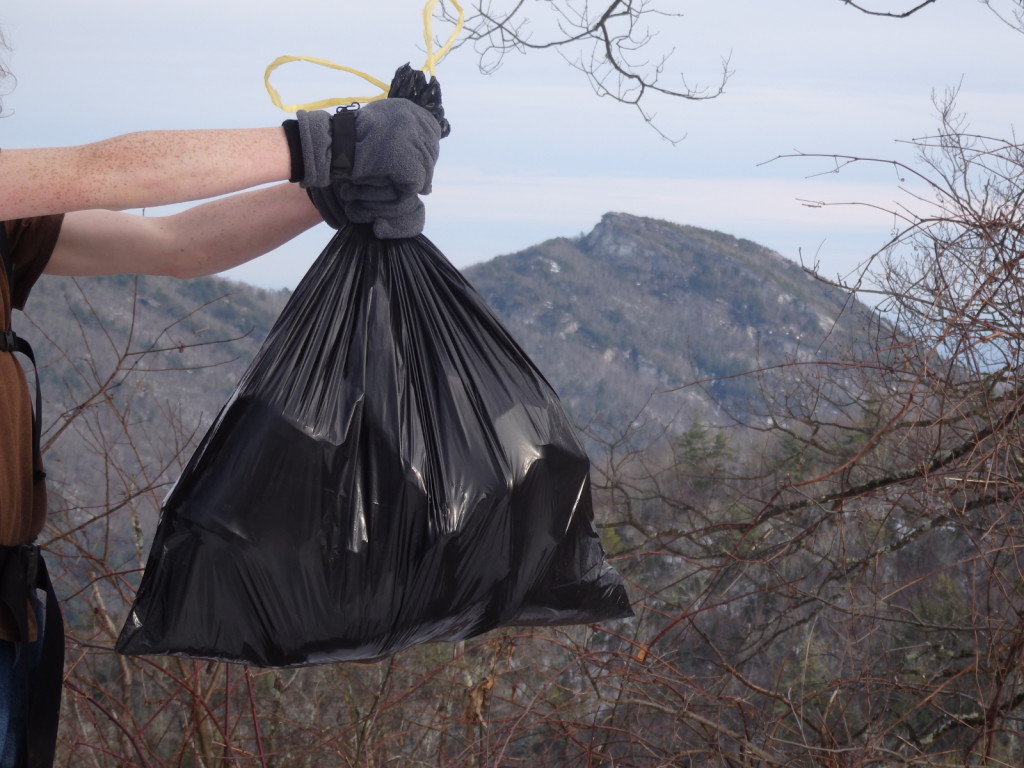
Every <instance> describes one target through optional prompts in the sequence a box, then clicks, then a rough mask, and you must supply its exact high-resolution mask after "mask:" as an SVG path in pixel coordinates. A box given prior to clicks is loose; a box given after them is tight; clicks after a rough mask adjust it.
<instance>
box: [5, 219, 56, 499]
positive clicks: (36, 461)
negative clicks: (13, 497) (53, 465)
mask: <svg viewBox="0 0 1024 768" xmlns="http://www.w3.org/2000/svg"><path fill="white" fill-rule="evenodd" d="M0 254H2V258H3V262H4V269H6V270H7V290H8V291H9V292H10V294H11V300H12V301H13V299H14V256H13V255H12V254H11V249H10V245H9V244H8V242H7V230H6V229H5V227H4V225H3V222H0ZM0 352H20V353H21V354H23V355H25V357H27V358H28V359H29V362H31V363H32V372H33V374H34V378H35V380H36V404H35V409H34V411H33V413H32V456H33V459H32V461H33V475H34V477H33V480H35V481H36V482H38V481H39V480H42V479H43V478H44V477H46V473H45V472H43V467H42V463H41V461H40V444H41V439H42V420H43V392H42V387H41V386H40V384H39V369H38V368H37V367H36V356H35V353H33V352H32V347H31V345H30V344H29V343H28V342H27V341H25V339H22V338H20V337H19V336H18V335H17V334H16V333H15V332H14V331H12V330H11V329H10V328H5V329H3V330H0Z"/></svg>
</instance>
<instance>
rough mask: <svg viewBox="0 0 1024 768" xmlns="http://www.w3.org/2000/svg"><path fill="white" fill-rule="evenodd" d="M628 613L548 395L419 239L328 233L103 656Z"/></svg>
mask: <svg viewBox="0 0 1024 768" xmlns="http://www.w3.org/2000/svg"><path fill="white" fill-rule="evenodd" d="M629 615H631V611H630V608H629V603H628V599H627V597H626V593H625V590H624V587H623V585H622V582H621V580H620V579H619V578H618V576H617V574H615V572H614V571H613V570H612V569H611V568H610V566H608V565H607V563H606V562H605V559H604V553H603V550H602V549H601V546H600V542H599V540H598V538H597V533H596V530H595V528H594V525H593V508H592V502H591V497H590V485H589V461H588V459H587V457H586V454H585V453H584V451H583V449H582V447H581V446H580V444H579V441H578V439H577V438H576V435H575V432H574V430H573V428H572V426H571V424H570V423H569V421H568V419H567V418H566V416H565V414H564V412H563V410H562V408H561V405H560V404H559V403H558V400H557V397H556V396H555V394H554V392H553V390H552V389H551V387H550V385H549V384H548V383H547V381H546V380H545V379H544V377H543V376H542V375H541V374H540V373H539V371H537V369H536V368H535V366H533V364H532V363H531V362H530V361H529V358H528V357H527V356H526V355H525V354H524V353H523V352H522V350H521V349H520V348H519V347H518V345H517V344H515V342H514V341H513V340H512V338H511V337H510V336H509V334H508V332H507V331H506V330H505V329H504V327H503V326H502V325H501V323H500V322H499V321H498V320H497V318H496V317H495V316H494V314H493V312H491V310H490V309H489V308H488V307H487V306H486V304H485V303H484V302H483V300H482V299H481V298H480V297H479V296H478V295H477V294H476V293H475V291H473V290H472V288H471V287H470V286H469V285H468V284H467V283H466V281H465V280H464V279H463V278H462V276H461V275H460V274H459V273H458V272H457V270H455V269H454V268H453V267H452V266H451V265H450V264H449V263H448V262H447V261H446V260H445V259H444V257H443V256H442V255H441V254H440V252H438V251H437V250H436V248H434V247H433V245H432V244H431V243H430V242H429V241H428V240H427V239H426V238H423V237H419V238H415V239H411V240H397V241H396V240H392V241H381V240H378V239H376V238H374V237H373V235H372V233H369V232H368V231H367V230H366V229H364V228H348V229H345V230H341V231H339V232H338V234H337V235H336V236H335V237H334V239H333V240H332V241H331V243H330V244H329V245H328V246H327V248H325V250H324V252H323V253H322V254H321V256H320V258H319V259H318V260H317V262H316V263H315V264H314V265H313V267H312V268H311V269H310V271H309V273H308V274H307V276H306V278H305V279H304V280H303V281H302V283H300V285H299V286H298V287H297V288H296V290H295V292H294V294H293V295H292V297H291V298H290V300H289V302H288V304H287V305H286V307H285V309H284V310H283V311H282V313H281V317H280V318H279V320H278V322H277V323H276V324H275V326H274V328H273V329H272V331H271V333H270V335H269V336H268V338H267V340H266V342H265V343H264V345H263V347H262V348H261V350H260V352H259V353H258V354H257V356H256V358H255V359H254V360H253V362H252V364H251V365H250V366H249V368H248V370H247V371H246V373H245V374H244V375H243V377H242V379H241V380H240V382H239V384H238V387H237V388H236V391H235V393H234V395H233V396H232V398H231V399H230V400H229V401H228V403H227V404H226V405H225V407H224V409H223V410H222V411H221V413H220V414H219V415H218V417H217V419H216V420H215V422H214V424H213V426H212V427H211V428H210V430H209V431H208V432H207V434H206V436H205V437H204V439H203V441H202V443H201V445H200V447H199V449H198V450H197V451H196V453H195V455H194V456H193V457H192V459H191V460H190V461H189V463H188V465H187V466H186V468H185V470H184V472H183V473H182V476H181V478H179V480H178V482H177V483H176V484H175V486H174V488H173V489H172V491H171V493H170V494H169V495H168V497H167V500H166V502H165V504H164V506H163V509H162V512H161V518H160V521H159V524H158V527H157V533H156V537H155V540H154V544H153V547H152V549H151V553H150V558H149V562H148V563H147V567H146V571H145V574H144V577H143V580H142V584H141V585H140V588H139V591H138V594H137V597H136V602H135V605H134V606H133V609H132V614H131V616H130V617H129V619H128V621H127V622H126V624H125V627H124V629H123V630H122V633H121V636H120V638H119V640H118V645H117V648H118V650H119V651H121V652H123V653H131V654H140V653H164V654H176V655H187V656H194V657H201V658H212V659H219V660H226V661H242V662H248V663H252V664H257V665H260V666H292V665H300V664H310V663H322V662H328V661H340V660H370V659H376V658H381V657H383V656H387V655H390V654H393V653H395V652H397V651H400V650H402V649H404V648H408V647H410V646H412V645H416V644H419V643H425V642H434V641H442V640H445V641H448V640H461V639H464V638H466V637H471V636H473V635H476V634H479V633H481V632H485V631H488V630H490V629H494V628H496V627H499V626H503V625H506V624H510V623H524V624H530V623H538V624H558V623H589V622H596V621H603V620H607V619H612V618H620V617H625V616H629Z"/></svg>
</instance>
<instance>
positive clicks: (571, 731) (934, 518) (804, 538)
mask: <svg viewBox="0 0 1024 768" xmlns="http://www.w3.org/2000/svg"><path fill="white" fill-rule="evenodd" d="M959 156H960V157H965V156H968V155H966V154H964V153H961V154H960V155H959ZM971 199H972V200H973V199H976V198H974V197H972V198H971ZM988 231H989V230H988V229H986V230H985V232H988ZM945 234H948V230H946V229H941V228H940V229H936V230H934V231H933V230H930V229H928V228H927V227H925V226H924V225H922V228H921V230H920V231H919V232H917V233H915V236H920V237H924V238H925V241H926V244H927V245H930V246H932V247H930V248H928V247H922V243H921V242H916V243H910V245H912V246H914V248H913V249H912V252H913V253H914V254H916V256H915V258H916V260H909V261H908V260H900V259H898V258H895V257H893V258H892V259H891V260H890V261H888V262H886V265H885V266H886V269H885V272H884V274H883V275H882V280H883V281H887V282H883V286H884V288H885V295H886V296H887V297H888V300H889V301H888V304H887V305H886V306H885V309H887V310H888V312H889V315H888V316H889V317H891V318H894V319H895V320H896V324H895V325H893V326H891V327H890V326H889V325H887V324H886V323H883V322H881V321H879V320H878V319H877V318H875V316H874V315H873V313H872V312H869V311H867V310H866V309H864V308H863V307H862V306H861V305H859V304H857V303H856V302H855V301H853V300H852V298H851V297H850V296H849V295H848V294H847V293H845V292H843V291H840V290H837V289H835V288H832V287H829V286H827V285H825V284H824V283H822V282H820V281H818V280H815V279H814V278H812V277H811V276H810V275H807V274H806V273H804V271H803V270H801V269H800V268H799V267H798V266H797V265H795V264H793V263H791V262H788V261H786V260H785V259H783V258H782V257H780V256H779V255H777V254H774V253H772V252H770V251H768V250H766V249H764V248H761V247H759V246H757V245H756V244H753V243H749V242H745V241H741V240H737V239H735V238H732V237H730V236H728V235H725V234H721V233H715V232H709V231H706V230H701V229H697V228H693V227H682V226H678V225H673V224H670V223H667V222H662V221H654V220H650V219H643V218H638V217H633V216H624V215H620V214H609V215H607V216H606V217H605V218H604V219H603V221H602V222H601V223H600V224H599V225H598V226H597V227H596V228H595V229H594V230H593V231H592V232H591V233H589V234H587V235H584V236H582V237H579V238H575V239H559V240H555V241H551V242H548V243H544V244H541V245H538V246H536V247H534V248H531V249H528V250H527V251H525V252H523V253H519V254H512V255H507V256H502V257H499V258H496V259H494V260H493V261H491V262H488V263H486V264H481V265H478V266H476V267H473V268H472V269H469V270H467V271H466V273H467V275H468V277H469V278H470V280H471V281H472V282H473V283H474V284H475V285H476V286H478V288H479V290H480V291H481V293H482V294H483V295H484V296H485V297H487V298H488V300H489V301H490V303H491V304H492V305H493V306H494V308H495V310H496V311H497V312H498V314H499V315H500V316H502V317H503V318H504V319H505V321H506V322H507V324H508V327H509V328H510V329H511V331H512V333H513V335H514V336H515V337H516V338H518V339H519V340H520V342H521V343H522V345H523V346H524V348H525V349H526V350H527V351H528V352H529V354H530V355H531V356H532V357H533V358H534V359H535V361H536V362H537V363H538V364H539V366H540V367H541V369H542V370H543V371H544V372H545V373H546V374H547V375H548V377H549V378H550V379H551V381H552V382H553V384H554V385H555V387H556V389H557V390H558V391H559V392H560V393H561V394H562V396H563V398H564V400H565V402H566V404H567V405H568V406H569V408H570V410H571V412H572V414H573V415H574V417H575V418H576V420H577V422H578V423H579V425H580V427H581V429H582V430H583V431H584V434H585V435H586V440H587V444H588V446H589V447H590V449H591V457H592V462H593V469H592V478H593V483H594V492H595V507H596V513H597V521H598V524H599V528H600V533H601V539H602V542H603V544H604V547H605V549H606V551H607V552H608V555H609V558H610V560H611V562H612V563H613V564H614V565H615V567H616V568H617V570H618V571H619V572H620V573H621V574H622V575H623V576H624V578H625V579H626V581H627V583H628V588H629V590H630V596H631V599H632V604H633V608H634V611H635V612H636V617H635V618H633V619H629V620H621V621H615V622H610V623H608V624H607V625H604V626H583V627H564V628H557V629H544V630H541V629H536V628H515V627H513V628H508V629H506V630H502V631H496V632H492V633H489V634H487V635H483V636H481V637H478V638H474V639H472V640H469V641H465V642H462V643H456V644H438V645H427V646H421V647H418V648H414V649H412V650H409V651H406V652H403V653H401V654H398V655H397V656H395V657H393V658H389V659H386V660H383V661H380V662H378V663H374V664H335V665H326V666H320V667H311V668H302V669H288V670H262V669H254V668H247V667H239V666H235V665H230V664H221V663H211V662H205V661H193V660H189V659H182V658H167V659H165V658H152V659H135V658H123V657H119V656H117V655H115V654H114V653H113V652H112V647H113V644H114V641H115V639H116V637H117V633H118V631H119V629H120V626H121V623H122V622H123V620H124V618H125V616H126V615H127V612H128V608H129V606H130V605H131V603H132V599H133V595H134V589H135V587H136V585H137V584H138V581H139V574H140V571H141V569H142V567H143V564H144V562H145V558H146V553H147V549H148V546H149V543H150V541H151V539H152V534H153V530H154V528H155V520H156V513H157V511H158V509H159V506H160V501H161V499H162V498H163V496H164V495H165V493H166V492H167V489H168V486H169V484H170V483H171V482H173V480H174V478H175V477H176V476H177V474H178V473H179V472H180V469H181V466H182V463H183V462H184V461H185V460H186V459H187V457H188V456H189V455H190V454H191V452H192V450H193V449H194V448H195V446H196V443H197V441H198V440H199V439H200V438H201V436H202V434H203V432H204V430H205V428H206V426H207V425H208V424H209V422H210V420H211V419H212V418H213V416H214V415H215V413H216V411H217V409H218V408H219V407H220V405H221V404H222V403H223V402H224V401H225V400H226V398H227V397H228V396H229V394H230V392H231V390H232V387H233V385H234V382H235V381H236V380H237V378H238V376H239V374H240V373H241V371H242V370H244V367H245V364H246V362H247V361H248V360H249V359H250V358H251V356H252V355H253V354H254V353H255V351H256V349H257V348H258V346H259V343H260V341H261V340H262V338H263V337H264V336H265V335H266V333H267V331H268V329H269V327H270V325H271V323H272V322H273V318H274V317H275V316H276V314H277V312H278V311H279V310H280V307H281V306H282V305H283V303H284V302H285V301H286V299H287V295H286V294H285V293H283V292H282V293H270V292H264V291H258V290H255V289H252V288H249V287H246V286H240V285H236V284H231V283H227V282H225V281H222V280H214V279H211V280H198V281H191V282H189V283H179V282H175V281H173V280H148V279H147V280H140V281H135V280H134V279H130V278H124V277H119V278H108V279H96V280H88V281H79V282H77V283H76V282H73V281H68V280H51V279H46V280H44V281H43V282H42V283H41V284H40V286H39V288H38V290H37V291H36V293H35V294H34V295H33V297H32V300H31V302H30V305H29V307H28V313H27V318H19V320H20V321H21V323H20V324H19V330H21V331H23V332H24V334H25V335H26V336H29V337H32V338H33V340H36V341H37V342H38V343H37V344H36V346H37V347H38V350H39V358H40V363H41V368H42V370H41V376H42V380H43V383H44V388H45V392H46V397H45V402H44V409H45V418H44V423H45V426H46V434H45V441H46V444H47V454H46V461H47V463H48V467H49V469H50V473H51V479H52V483H51V489H52V493H51V508H52V512H51V518H50V522H49V524H48V526H47V529H46V531H45V532H44V537H43V543H44V545H45V546H46V548H47V550H48V551H49V553H50V559H51V563H52V564H51V571H52V572H53V573H54V574H55V578H56V581H57V586H58V590H59V591H60V592H61V594H62V595H63V596H64V597H65V603H64V606H65V611H66V614H67V617H68V624H69V662H68V667H67V670H68V671H67V682H66V695H65V704H64V710H65V711H64V719H63V726H62V728H63V730H62V744H61V755H62V760H63V761H64V762H63V763H62V764H63V765H69V766H70V765H74V766H76V767H77V766H79V765H96V766H105V765H111V764H118V765H147V766H161V767H162V766H172V765H174V766H181V765H188V766H200V765H202V766H214V765H219V764H234V765H245V766H249V765H252V766H257V765H259V766H267V765H280V766H288V767H289V768H291V766H308V767H310V768H312V767H314V766H316V767H319V766H323V767H324V768H328V767H330V768H333V767H334V766H352V767H353V768H355V767H356V766H358V767H359V768H364V767H365V766H384V765H390V764H396V763H402V764H408V765H410V766H413V765H415V766H421V765H422V766H428V765H429V766H444V767H447V766H479V767H480V768H483V767H484V766H488V767H490V766H513V765H531V766H536V767H537V768H540V767H541V766H543V767H544V768H547V767H549V766H550V767H551V768H556V767H557V768H561V767H562V766H591V765H608V766H611V765H615V766H631V767H635V768H641V767H642V768H655V766H657V767H659V768H660V767H662V766H669V765H671V766H676V765H682V766H686V765H694V766H696V765H701V766H703V765H713V766H716V767H720V768H725V767H726V766H734V765H757V766H783V765H785V766H808V767H810V766H818V765H823V764H825V765H851V766H852V765H870V764H874V765H879V764H906V765H921V766H925V765H927V766H931V765H948V764H975V762H976V761H973V759H972V760H967V759H963V760H961V758H962V756H964V755H966V754H968V753H972V750H977V749H979V747H978V746H977V745H978V744H979V743H982V742H984V745H985V746H984V751H985V754H986V755H988V756H990V757H992V760H990V761H989V762H988V764H1006V765H1012V764H1018V763H1019V762H1020V760H1021V759H1022V758H1024V750H1022V747H1021V741H1020V738H1019V728H1018V726H1017V721H1018V718H1019V715H1020V712H1021V711H1022V707H1024V663H1022V662H1021V657H1020V654H1019V652H1018V651H1019V649H1020V648H1022V647H1024V639H1022V632H1024V630H1022V629H1021V625H1020V621H1019V615H1020V610H1021V598H1020V589H1019V584H1020V579H1019V573H1020V570H1021V569H1020V567H1019V562H1018V556H1017V553H1018V552H1019V551H1021V548H1020V541H1019V540H1018V539H1017V533H1019V532H1020V530H1021V527H1020V517H1021V510H1022V509H1024V505H1022V503H1021V501H1022V498H1024V494H1022V489H1024V480H1022V479H1021V473H1020V456H1021V444H1020V432H1019V416H1020V413H1021V411H1022V408H1021V402H1022V400H1021V395H1020V393H1021V392H1022V391H1024V390H1022V385H1021V373H1022V371H1024V364H1022V362H1021V355H1020V345H1019V340H1020V338H1024V336H1022V334H1021V332H1020V329H1021V321H1020V314H1019V300H1015V299H1019V295H1020V293H1019V290H1018V288H1019V286H1018V285H1017V283H1016V282H1015V277H1014V275H1015V272H1014V270H1013V269H1012V268H1010V267H1009V266H1007V265H1010V264H1011V263H1015V262H1013V259H1014V258H1016V259H1017V261H1019V254H1017V255H1016V256H1014V254H1015V253H1016V251H1015V250H1014V249H1015V248H1016V245H1015V243H1016V241H1014V240H1010V239H1007V240H1004V241H1001V242H1002V243H1003V244H1002V245H998V246H997V245H993V244H992V241H991V240H984V241H983V242H981V241H979V243H981V244H980V245H979V246H978V248H976V249H974V248H966V247H965V243H966V244H968V245H969V244H970V242H971V241H969V239H958V240H957V243H956V246H955V247H953V246H949V245H948V243H945V241H941V238H942V237H943V236H944V235H945ZM929 238H930V239H931V240H930V241H929ZM940 242H943V243H945V245H943V247H938V246H939V244H940ZM897 245H899V243H897ZM993 248H995V249H996V251H994V252H992V253H994V254H995V255H994V256H992V257H990V256H989V254H990V251H991V249H993ZM999 249H1002V250H999ZM978 252H982V253H985V254H986V259H979V258H978V257H977V253H978ZM933 259H936V260H937V261H933ZM986 264H988V265H992V269H991V270H988V271H986V269H987V267H985V265H986ZM938 275H942V277H943V280H939V279H937V276H938ZM943 281H945V282H943ZM933 307H938V308H939V309H940V310H941V311H940V312H939V313H938V314H937V315H936V314H935V313H933V311H932V308H933ZM986 759H987V758H986ZM993 761H995V762H993ZM979 764H980V763H979Z"/></svg>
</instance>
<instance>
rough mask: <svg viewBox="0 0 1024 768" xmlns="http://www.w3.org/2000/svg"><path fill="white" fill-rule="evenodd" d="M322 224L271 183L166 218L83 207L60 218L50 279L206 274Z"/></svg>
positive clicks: (302, 201)
mask: <svg viewBox="0 0 1024 768" xmlns="http://www.w3.org/2000/svg"><path fill="white" fill-rule="evenodd" d="M320 221H322V219H321V217H320V214H319V213H318V212H317V210H316V209H315V208H314V207H313V205H312V203H311V202H310V200H309V197H308V196H307V194H306V192H305V190H302V189H300V188H299V187H298V185H296V184H277V185H273V186H270V187H264V188H261V189H256V190H252V191H248V192H241V193H238V194H234V195H229V196H227V197H222V198H218V199H216V200H211V201H209V202H206V203H202V204H199V205H196V206H193V207H192V208H188V209H186V210H184V211H182V212H180V213H176V214H172V215H170V216H139V215H136V214H131V213H122V212H117V211H103V210H90V211H79V212H74V213H69V214H67V215H66V216H65V217H64V224H63V226H62V227H61V233H60V237H59V238H58V240H57V245H56V247H55V248H54V251H53V255H52V256H51V257H50V262H49V264H48V265H47V267H46V272H47V273H48V274H55V275H78V276H81V275H106V274H151V275H172V276H174V277H180V278H187V277H198V276H200V275H210V274H214V273H217V272H222V271H223V270H226V269H230V268H231V267H234V266H237V265H238V264H241V263H243V262H245V261H248V260H249V259H253V258H255V257H257V256H261V255H262V254H264V253H267V252H268V251H271V250H273V249H274V248H276V247H277V246H279V245H281V244H283V243H285V242H286V241H288V240H290V239H291V238H293V237H295V236H296V235H298V234H300V233H301V232H303V231H305V230H307V229H309V228H310V227H312V226H314V225H315V224H318V223H319V222H320Z"/></svg>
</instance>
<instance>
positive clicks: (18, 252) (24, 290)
mask: <svg viewBox="0 0 1024 768" xmlns="http://www.w3.org/2000/svg"><path fill="white" fill-rule="evenodd" d="M63 221H64V214H56V215H54V216H40V217H39V218H35V219H18V220H16V221H8V222H5V223H4V226H5V227H6V228H7V242H8V244H9V245H10V247H11V253H12V254H13V256H14V285H13V289H12V291H11V306H13V307H14V309H24V308H25V302H26V301H27V300H28V294H29V291H31V290H32V286H33V285H35V284H36V280H38V279H39V276H40V275H41V274H43V270H44V269H46V264H47V263H48V262H49V261H50V255H51V254H52V253H53V248H54V246H55V245H57V237H58V236H59V235H60V227H61V224H62V223H63Z"/></svg>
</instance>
